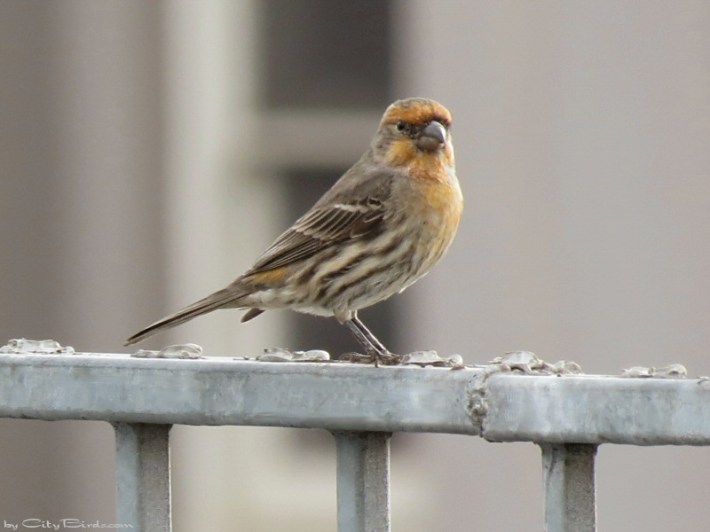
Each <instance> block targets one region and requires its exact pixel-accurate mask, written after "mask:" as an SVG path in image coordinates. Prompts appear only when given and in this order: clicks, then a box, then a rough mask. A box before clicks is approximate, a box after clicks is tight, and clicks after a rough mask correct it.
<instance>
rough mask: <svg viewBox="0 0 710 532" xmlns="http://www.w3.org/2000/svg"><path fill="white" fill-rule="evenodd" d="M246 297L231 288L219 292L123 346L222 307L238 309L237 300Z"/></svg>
mask: <svg viewBox="0 0 710 532" xmlns="http://www.w3.org/2000/svg"><path fill="white" fill-rule="evenodd" d="M244 295H245V294H244V293H243V292H235V290H234V289H231V290H230V289H229V288H225V289H223V290H219V291H217V292H215V293H214V294H210V295H209V296H207V297H205V298H203V299H200V300H199V301H196V302H195V303H193V304H192V305H189V306H187V307H185V308H184V309H181V310H178V311H177V312H176V313H175V314H171V315H170V316H167V317H165V318H163V319H162V320H159V321H156V322H155V323H153V324H152V325H149V326H148V327H146V328H145V329H143V330H141V331H139V332H137V333H136V334H134V335H133V336H131V337H130V338H128V339H127V340H126V343H125V344H123V345H126V346H128V345H132V344H135V343H138V342H140V341H141V340H145V339H146V338H148V337H149V336H152V335H154V334H155V333H157V332H158V331H161V330H163V329H169V328H171V327H175V326H176V325H180V324H181V323H185V322H186V321H190V320H191V319H193V318H196V317H197V316H201V315H202V314H207V313H208V312H212V311H213V310H217V309H218V308H221V307H226V306H230V307H238V306H239V305H238V303H237V300H238V299H239V298H241V297H244Z"/></svg>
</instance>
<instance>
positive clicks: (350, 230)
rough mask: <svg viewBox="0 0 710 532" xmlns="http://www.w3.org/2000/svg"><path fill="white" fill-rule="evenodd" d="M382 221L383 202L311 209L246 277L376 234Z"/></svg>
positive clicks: (260, 259) (376, 201)
mask: <svg viewBox="0 0 710 532" xmlns="http://www.w3.org/2000/svg"><path fill="white" fill-rule="evenodd" d="M383 218H384V209H383V206H382V202H381V201H379V200H377V199H375V198H372V197H368V198H365V199H361V200H359V201H355V202H350V203H334V204H331V205H324V206H321V207H318V206H316V207H314V208H313V209H311V210H310V211H309V212H307V213H306V214H305V215H304V216H303V217H301V218H300V219H299V220H297V221H296V223H295V224H294V225H293V226H292V227H291V228H290V229H288V230H287V231H286V232H285V233H283V234H282V235H281V236H280V237H279V238H277V239H276V241H275V242H274V243H273V244H272V245H271V247H269V249H267V250H266V251H265V252H264V254H263V255H262V256H261V257H259V259H258V260H257V261H256V263H255V264H254V266H253V267H252V269H251V270H249V271H248V272H247V273H246V275H250V274H253V273H258V272H262V271H265V270H271V269H273V268H279V267H281V266H287V265H289V264H293V263H294V262H297V261H300V260H303V259H305V258H307V257H310V256H312V255H314V254H316V253H318V252H319V251H321V250H322V249H324V248H326V247H328V246H330V245H332V244H333V243H335V242H339V241H342V240H345V239H349V238H353V237H361V236H364V235H366V234H368V233H370V232H372V231H375V230H376V229H377V227H378V226H379V225H380V223H381V221H382V220H383Z"/></svg>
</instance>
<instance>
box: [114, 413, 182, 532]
mask: <svg viewBox="0 0 710 532" xmlns="http://www.w3.org/2000/svg"><path fill="white" fill-rule="evenodd" d="M171 426H172V425H150V424H144V423H114V424H113V427H114V431H115V433H116V517H117V521H118V522H119V523H121V524H124V525H131V526H132V528H131V530H134V531H136V532H138V531H140V532H170V530H171V527H172V524H171V517H170V446H169V432H170V427H171Z"/></svg>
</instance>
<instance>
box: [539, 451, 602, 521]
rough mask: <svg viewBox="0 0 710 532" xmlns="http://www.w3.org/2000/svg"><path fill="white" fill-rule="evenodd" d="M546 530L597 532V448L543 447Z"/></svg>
mask: <svg viewBox="0 0 710 532" xmlns="http://www.w3.org/2000/svg"><path fill="white" fill-rule="evenodd" d="M541 447H542V470H543V481H544V484H545V530H546V531H547V532H594V531H595V530H596V517H597V516H596V500H595V486H594V458H595V456H596V453H597V446H596V445H581V444H571V443H568V444H543V445H541Z"/></svg>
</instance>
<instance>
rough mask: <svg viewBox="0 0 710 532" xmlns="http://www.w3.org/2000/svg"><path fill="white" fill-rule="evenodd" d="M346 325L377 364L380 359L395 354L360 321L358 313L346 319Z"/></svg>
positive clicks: (376, 364) (389, 358) (391, 356)
mask: <svg viewBox="0 0 710 532" xmlns="http://www.w3.org/2000/svg"><path fill="white" fill-rule="evenodd" d="M344 325H345V326H346V327H347V328H348V329H349V330H350V332H351V333H352V334H353V336H355V339H356V340H357V341H358V342H359V343H360V345H362V346H363V347H364V348H365V352H366V353H367V354H368V355H371V356H372V357H373V358H374V360H375V366H378V365H379V362H380V361H384V360H385V359H387V360H392V359H393V357H394V355H392V353H390V352H389V350H388V349H387V348H386V347H385V346H384V345H383V344H382V342H380V341H379V340H378V339H377V338H376V337H375V335H374V334H372V333H371V332H370V330H369V329H368V328H367V327H365V324H364V323H363V322H362V321H360V319H359V318H358V317H357V314H353V315H352V317H351V318H350V319H349V320H345V322H344Z"/></svg>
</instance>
